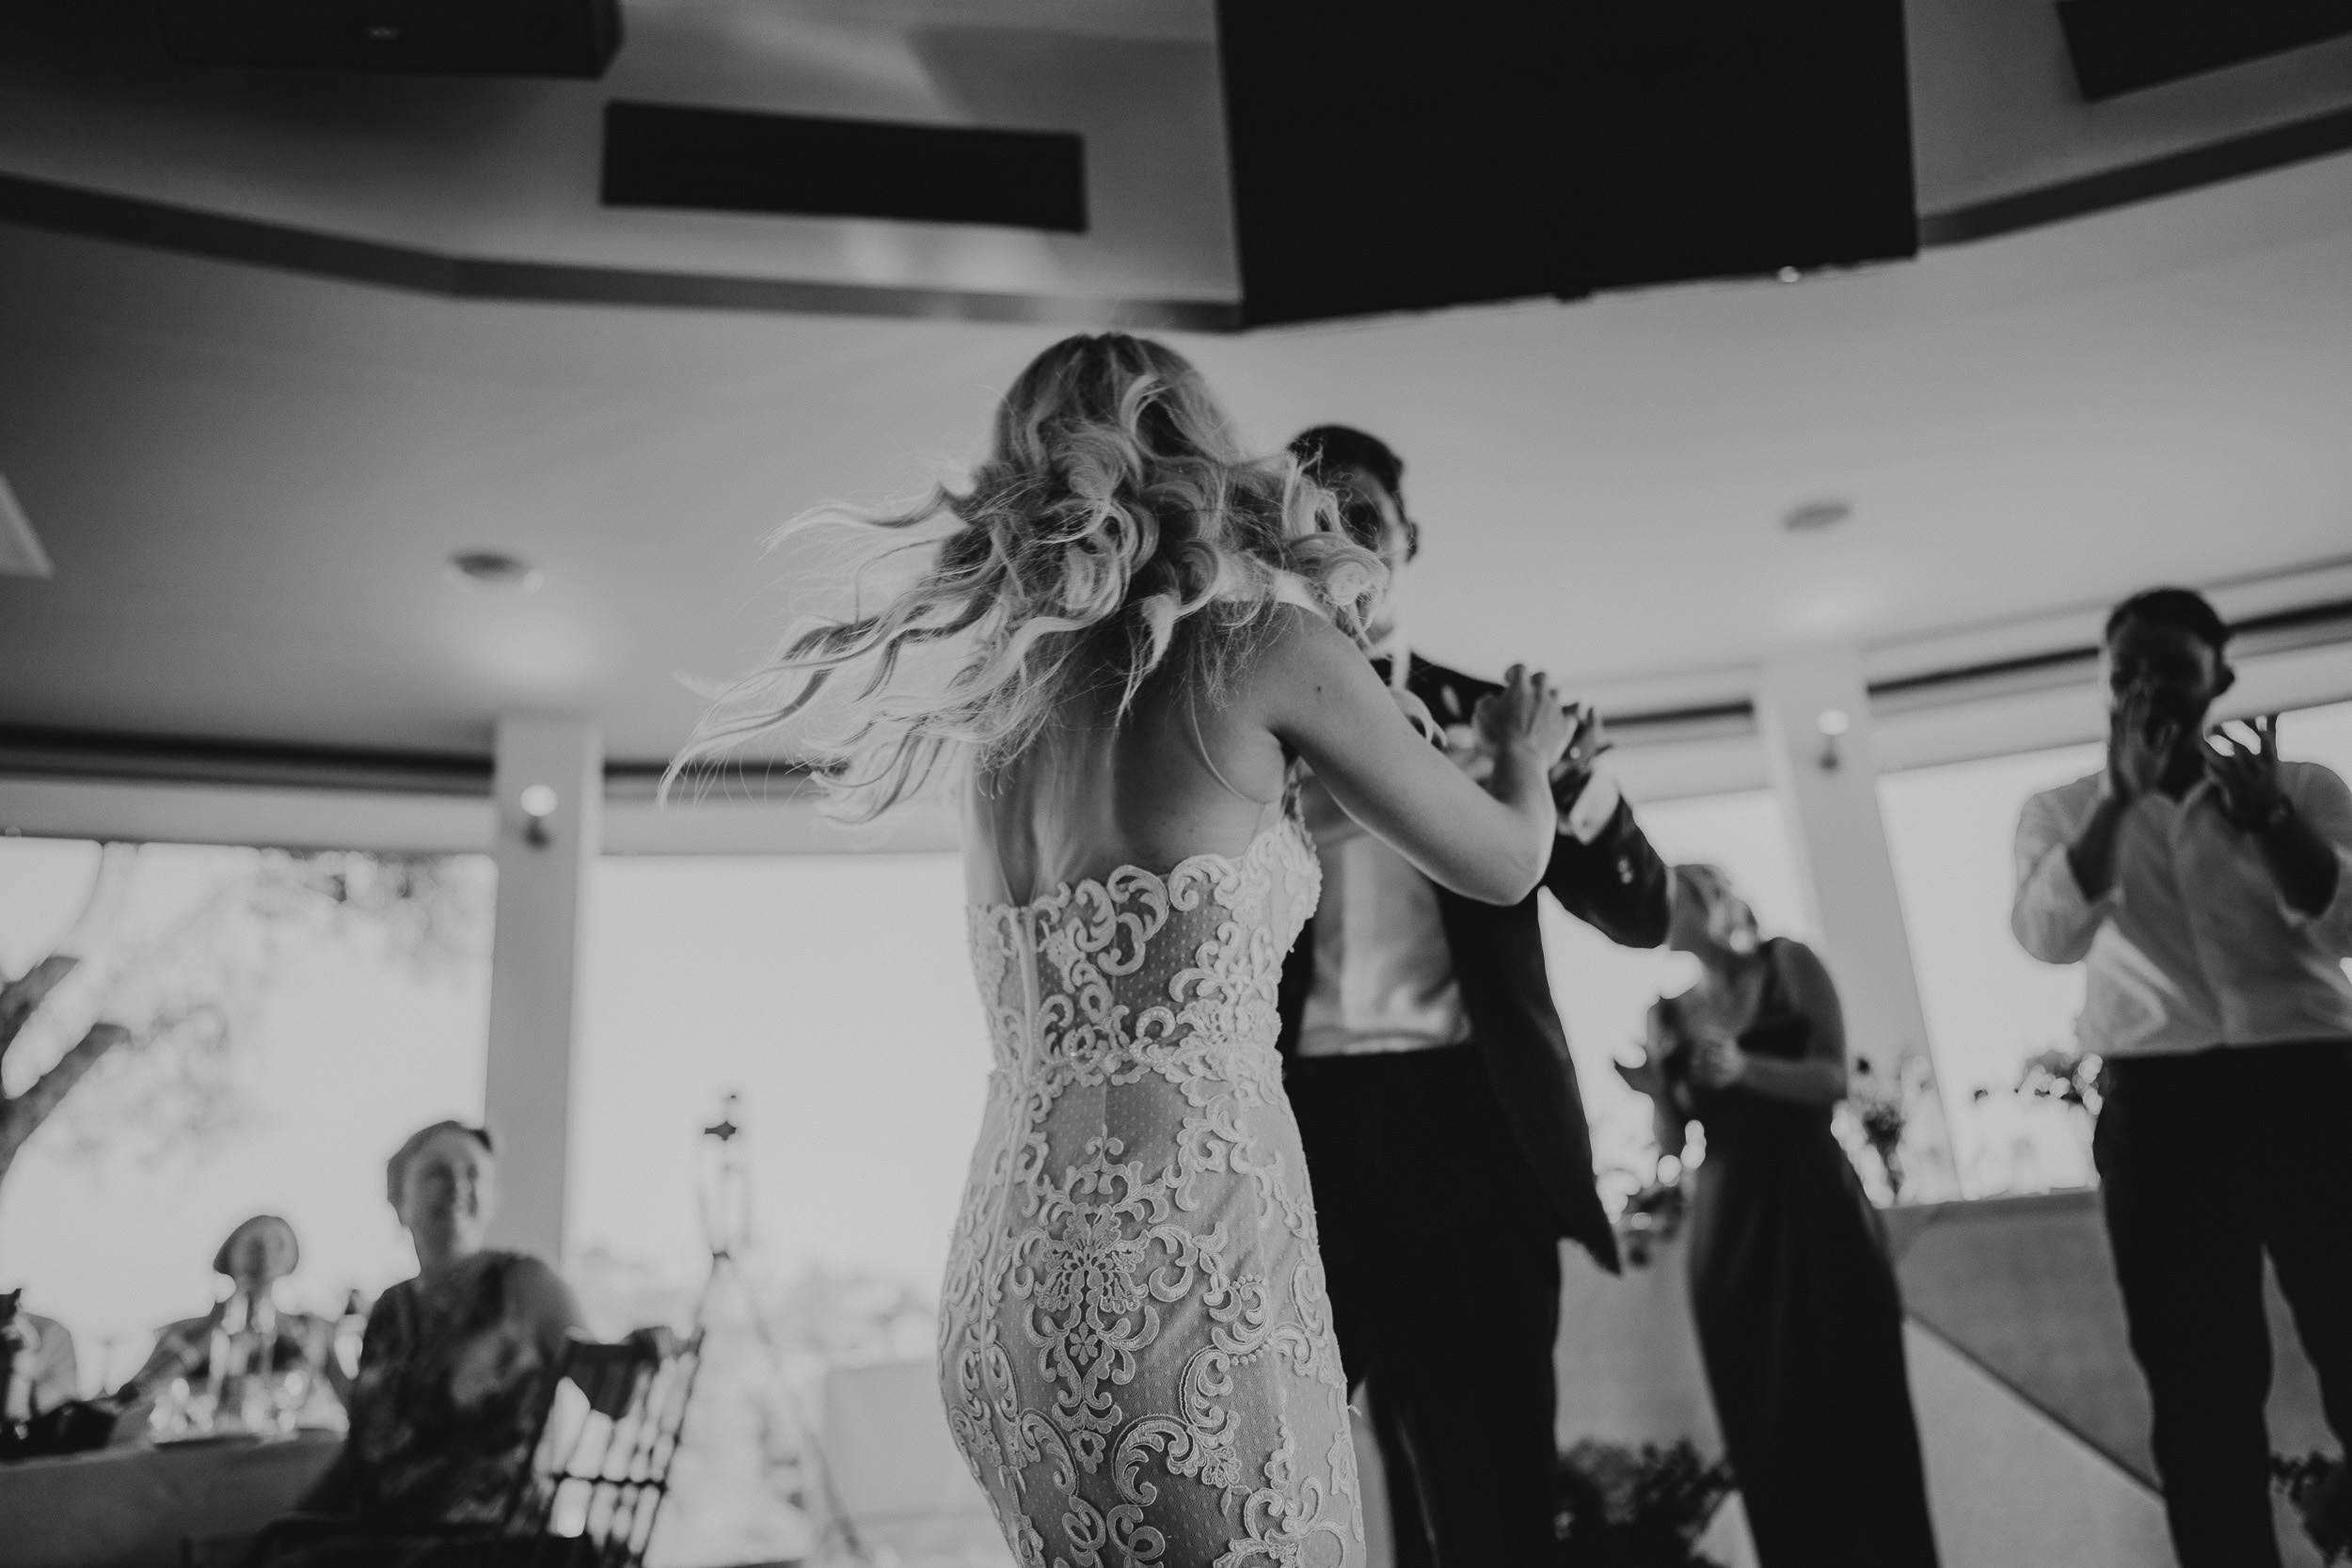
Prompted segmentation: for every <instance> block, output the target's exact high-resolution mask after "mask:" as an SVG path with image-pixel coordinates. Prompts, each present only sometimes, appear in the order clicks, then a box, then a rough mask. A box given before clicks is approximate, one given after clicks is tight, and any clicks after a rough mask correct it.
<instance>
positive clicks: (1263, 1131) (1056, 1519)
mask: <svg viewBox="0 0 2352 1568" xmlns="http://www.w3.org/2000/svg"><path fill="white" fill-rule="evenodd" d="M1319 885H1320V875H1319V872H1318V869H1317V866H1316V863H1315V858H1314V853H1313V850H1312V848H1311V846H1310V845H1309V843H1308V841H1307V839H1306V836H1305V834H1304V832H1303V831H1302V830H1301V829H1300V828H1299V826H1298V823H1297V821H1296V819H1295V816H1290V815H1285V816H1283V817H1282V818H1281V819H1280V820H1279V821H1278V822H1277V823H1275V824H1274V825H1272V826H1270V827H1268V828H1267V829H1266V830H1265V831H1263V832H1261V833H1259V834H1258V836H1257V837H1256V839H1254V840H1253V841H1252V842H1251V844H1250V846H1249V847H1248V850H1247V851H1246V852H1245V853H1243V854H1241V855H1239V856H1227V855H1198V856H1195V857H1193V858H1192V859H1190V860H1187V861H1185V862H1184V863H1183V864H1181V865H1179V866H1177V867H1176V869H1175V870H1173V871H1171V872H1169V873H1168V874H1167V875H1166V876H1165V877H1162V876H1158V875H1154V874H1153V873H1152V872H1149V871H1144V870H1141V869H1138V868H1136V867H1134V866H1123V867H1121V868H1120V870H1118V871H1116V872H1114V873H1113V874H1112V875H1111V876H1110V877H1108V878H1106V879H1102V880H1100V881H1094V880H1089V881H1084V882H1077V883H1073V884H1068V885H1065V886H1063V887H1062V888H1060V889H1058V890H1057V891H1056V892H1054V893H1052V894H1049V895H1045V896H1043V897H1041V898H1037V899H1033V900H1031V901H1030V902H1028V903H1026V904H1018V905H1006V904H997V905H978V906H974V907H973V908H972V910H971V911H970V920H971V939H972V957H973V967H974V970H975V973H976V974H977V978H978V981H979V987H980V994H981V999H982V1002H983V1004H984V1006H986V1008H987V1010H988V1015H989V1025H990V1030H989V1032H990V1037H991V1044H992V1049H993V1053H994V1070H993V1071H992V1073H991V1074H990V1078H989V1098H988V1109H987V1113H986V1116H985V1118H984V1120H983V1123H982V1127H981V1134H980V1139H979V1144H978V1147H977V1148H976V1149H975V1150H974V1152H973V1160H972V1170H971V1177H970V1180H969V1181H968V1182H967V1184H966V1187H965V1191H964V1198H963V1206H962V1210H961V1213H960V1215H959V1217H958V1219H957V1223H956V1232H955V1237H954V1242H953V1246H952V1250H951V1252H950V1255H949V1259H948V1265H947V1276H946V1287H945V1290H944V1291H943V1295H942V1302H941V1308H942V1309H941V1315H940V1379H941V1390H942V1393H943V1395H944V1397H945V1399H946V1406H947V1418H948V1424H949V1427H950V1428H951V1430H952V1431H953V1432H954V1433H955V1438H956V1442H957V1444H958V1446H959V1447H960V1448H961V1449H962V1451H963V1455H964V1458H965V1460H966V1462H967V1463H969V1464H970V1465H971V1466H972V1473H973V1475H974V1477H975V1478H976V1479H977V1481H979V1483H980V1485H981V1486H982V1487H983V1488H985V1489H986V1491H987V1493H988V1495H989V1497H990V1500H991V1502H992V1503H993V1505H994V1507H995V1510H996V1513H997V1518H998V1521H999V1523H1000V1524H1001V1525H1002V1527H1003V1528H1004V1531H1005V1539H1006V1541H1007V1543H1008V1544H1009V1545H1010V1546H1011V1547H1012V1550H1013V1554H1014V1556H1015V1558H1016V1559H1017V1560H1019V1561H1020V1562H1022V1563H1023V1564H1024V1565H1025V1568H1113V1565H1117V1568H1127V1565H1136V1564H1152V1565H1159V1564H1170V1565H1176V1564H1182V1565H1193V1564H1198V1565H1201V1568H1210V1565H1214V1568H1245V1565H1251V1564H1279V1565H1283V1568H1292V1565H1298V1568H1306V1565H1310V1564H1311V1565H1313V1568H1335V1565H1342V1564H1355V1563H1359V1562H1360V1561H1361V1560H1362V1554H1363V1546H1362V1540H1363V1532H1362V1519H1361V1509H1360V1502H1359V1496H1358V1492H1357V1483H1356V1465H1355V1451H1354V1449H1353V1448H1352V1447H1351V1446H1350V1440H1349V1435H1348V1429H1347V1418H1346V1411H1345V1399H1346V1386H1345V1380H1344V1378H1343V1376H1342V1373H1341V1370H1340V1359H1339V1348H1338V1344H1337V1341H1336V1340H1334V1338H1332V1333H1331V1323H1330V1312H1329V1308H1328V1306H1327V1302H1326V1299H1325V1296H1324V1288H1323V1268H1322V1263H1321V1260H1320V1257H1319V1255H1318V1253H1317V1251H1316V1244H1315V1227H1314V1207H1313V1203H1312V1200H1311V1196H1310V1194H1309V1191H1308V1187H1307V1175H1306V1164H1305V1160H1304V1157H1303V1156H1302V1155H1301V1154H1300V1152H1299V1146H1298V1130H1297V1124H1296V1123H1295V1121H1294V1120H1293V1118H1292V1117H1291V1112H1290V1105H1289V1101H1287V1100H1285V1099H1284V1098H1283V1094H1282V1087H1281V1066H1280V1059H1279V1056H1278V1055H1277V1054H1276V1052H1275V1048H1274V1042H1275V1037H1276V1033H1277V1030H1278V1028H1279V1023H1278V1020H1277V1015H1276V1008H1275V993H1276V987H1277V985H1278V983H1279V978H1280V974H1281V968H1282V958H1283V956H1284V955H1285V954H1286V953H1287V952H1288V951H1289V949H1290V945H1291V943H1292V942H1293V941H1295V939H1296V937H1297V935H1298V932H1299V930H1300V928H1301V927H1303V925H1304V924H1305V922H1306V919H1307V916H1308V914H1309V913H1311V911H1312V910H1313V907H1314V900H1315V895H1316V893H1317V891H1318V888H1319Z"/></svg>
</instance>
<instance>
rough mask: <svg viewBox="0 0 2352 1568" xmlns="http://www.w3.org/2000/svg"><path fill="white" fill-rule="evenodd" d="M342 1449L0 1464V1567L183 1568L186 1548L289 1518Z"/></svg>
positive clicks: (118, 1450)
mask: <svg viewBox="0 0 2352 1568" xmlns="http://www.w3.org/2000/svg"><path fill="white" fill-rule="evenodd" d="M341 1447H342V1434H341V1433H333V1432H323V1431H321V1432H308V1431H305V1432H295V1433H291V1434H288V1435H284V1436H271V1437H255V1436H247V1435H236V1436H218V1437H198V1438H186V1439H182V1440H180V1441H177V1442H168V1443H152V1442H138V1443H126V1444H122V1445H119V1446H118V1447H114V1448H107V1449H94V1450H92V1451H90V1452H87V1453H76V1454H64V1455H60V1456H57V1457H56V1458H47V1459H22V1460H17V1461H15V1462H14V1463H11V1464H5V1465H0V1568H181V1564H182V1562H183V1543H184V1542H197V1543H203V1542H217V1541H221V1540H225V1539H228V1538H232V1537H238V1536H245V1535H250V1534H252V1533H253V1532H255V1531H257V1530H259V1529H260V1528H262V1526H263V1525H265V1524H267V1523H268V1522H269V1521H270V1520H271V1519H273V1518H276V1517H277V1516H278V1514H280V1513H286V1512H287V1511H288V1510H290V1509H291V1508H292V1507H293V1506H294V1499H295V1498H297V1497H300V1496H301V1495H302V1493H303V1492H304V1490H305V1489H306V1488H308V1487H309V1486H310V1483H311V1482H312V1481H315V1480H317V1479H318V1477H319V1475H320V1474H321V1473H322V1472H324V1471H325V1470H326V1466H327V1465H328V1464H329V1463H331V1462H332V1461H333V1459H334V1457H335V1453H336V1450H337V1449H340V1448H341Z"/></svg>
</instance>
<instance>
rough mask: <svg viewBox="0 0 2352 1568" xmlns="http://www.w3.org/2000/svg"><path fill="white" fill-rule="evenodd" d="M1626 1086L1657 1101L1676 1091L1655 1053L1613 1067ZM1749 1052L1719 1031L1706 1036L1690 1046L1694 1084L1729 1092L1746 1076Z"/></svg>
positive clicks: (1615, 1064) (1689, 1074) (1691, 1073)
mask: <svg viewBox="0 0 2352 1568" xmlns="http://www.w3.org/2000/svg"><path fill="white" fill-rule="evenodd" d="M1612 1065H1613V1066H1614V1067H1615V1068H1616V1069H1617V1076H1618V1077H1620V1078H1622V1079H1624V1080H1625V1083H1626V1086H1627V1087H1628V1088H1629V1089H1632V1090H1633V1091H1634V1092H1636V1093H1638V1094H1645V1095H1648V1096H1649V1097H1650V1098H1651V1099H1652V1100H1658V1099H1661V1097H1663V1096H1665V1095H1668V1094H1671V1093H1672V1092H1673V1085H1671V1084H1670V1083H1669V1082H1668V1081H1667V1077H1666V1064H1665V1062H1664V1061H1663V1060H1662V1059H1661V1057H1659V1056H1658V1055H1657V1054H1656V1053H1653V1052H1645V1053H1643V1056H1642V1059H1641V1060H1640V1061H1638V1062H1635V1063H1632V1064H1630V1065H1628V1064H1627V1063H1625V1062H1615V1063H1613V1064H1612ZM1747 1069H1748V1053H1746V1052H1744V1051H1742V1050H1740V1042H1739V1041H1738V1040H1735V1039H1733V1038H1732V1037H1730V1036H1729V1035H1725V1034H1722V1033H1720V1032H1710V1033H1707V1034H1703V1035H1701V1036H1699V1037H1698V1038H1696V1039H1695V1040H1693V1041H1692V1043H1691V1050H1690V1066H1689V1068H1688V1069H1687V1071H1688V1076H1689V1078H1690V1080H1691V1082H1692V1083H1694V1084H1696V1085H1699V1086H1700V1087H1701V1088H1708V1089H1727V1088H1730V1087H1731V1086H1732V1085H1735V1084H1738V1083H1739V1082H1740V1080H1741V1079H1743V1078H1745V1077H1746V1076H1747Z"/></svg>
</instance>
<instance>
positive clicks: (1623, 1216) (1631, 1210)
mask: <svg viewBox="0 0 2352 1568" xmlns="http://www.w3.org/2000/svg"><path fill="white" fill-rule="evenodd" d="M1658 1165H1659V1170H1658V1176H1657V1177H1656V1179H1655V1180H1652V1181H1651V1182H1650V1183H1649V1184H1648V1185H1647V1186H1645V1187H1644V1188H1642V1190H1641V1191H1639V1192H1637V1193H1635V1194H1634V1195H1633V1196H1630V1197H1629V1198H1627V1199H1626V1200H1625V1207H1624V1209H1622V1210H1620V1211H1619V1212H1618V1214H1617V1249H1618V1251H1619V1252H1620V1253H1621V1254H1622V1255H1623V1256H1624V1258H1625V1261H1626V1264H1627V1266H1629V1267H1630V1268H1636V1269H1642V1268H1647V1267H1648V1266H1649V1260H1650V1250H1651V1249H1652V1248H1653V1247H1655V1246H1657V1245H1658V1244H1659V1243H1662V1242H1671V1241H1673V1240H1674V1239H1675V1236H1676V1235H1677V1233H1678V1232H1679V1231H1680V1230H1681V1229H1682V1221H1683V1218H1684V1216H1685V1215H1687V1214H1688V1213H1689V1212H1691V1198H1690V1195H1689V1193H1688V1192H1686V1191H1685V1190H1684V1188H1683V1185H1682V1177H1683V1167H1682V1163H1681V1162H1680V1161H1678V1160H1671V1161H1670V1160H1661V1161H1660V1162H1659V1163H1658Z"/></svg>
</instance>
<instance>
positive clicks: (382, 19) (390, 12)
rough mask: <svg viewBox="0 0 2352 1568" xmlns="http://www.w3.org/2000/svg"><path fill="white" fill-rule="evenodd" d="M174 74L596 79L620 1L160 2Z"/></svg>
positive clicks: (616, 38) (607, 54)
mask: <svg viewBox="0 0 2352 1568" xmlns="http://www.w3.org/2000/svg"><path fill="white" fill-rule="evenodd" d="M160 9H161V11H162V13H163V24H164V48H165V51H166V53H167V54H168V55H170V56H171V58H173V59H174V60H176V61H178V62H179V63H181V64H182V65H208V66H247V67H255V66H258V67H277V68H280V69H294V70H305V71H407V72H416V73H420V74H426V75H438V76H580V77H596V76H601V75H603V74H604V71H605V68H606V67H607V66H609V65H611V64H612V55H613V54H614V52H615V51H617V50H618V49H619V48H620V47H621V7H620V0H163V4H162V5H161V7H160Z"/></svg>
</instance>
